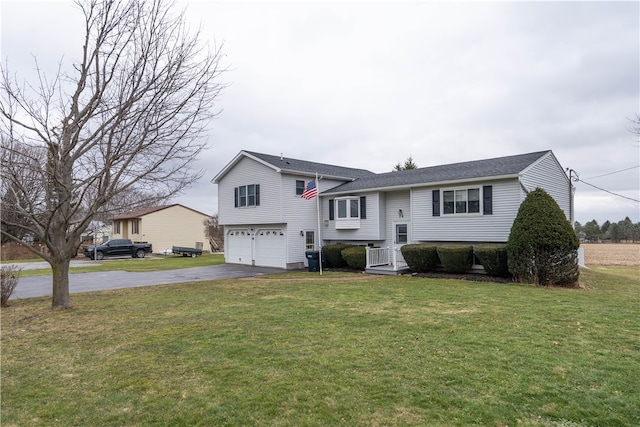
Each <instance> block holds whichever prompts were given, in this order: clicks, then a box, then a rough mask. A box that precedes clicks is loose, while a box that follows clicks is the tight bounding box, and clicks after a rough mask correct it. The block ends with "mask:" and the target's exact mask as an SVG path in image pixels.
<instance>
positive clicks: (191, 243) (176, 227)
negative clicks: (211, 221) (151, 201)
mask: <svg viewBox="0 0 640 427" xmlns="http://www.w3.org/2000/svg"><path fill="white" fill-rule="evenodd" d="M208 218H209V217H208V216H207V215H203V214H201V213H198V212H195V211H192V210H191V209H187V208H185V207H182V206H172V207H170V208H167V209H162V210H160V211H157V212H152V213H150V214H148V215H145V216H143V217H142V220H141V230H140V231H141V233H142V234H141V237H142V240H145V241H148V242H149V243H151V244H152V245H153V251H154V252H160V251H162V250H164V249H171V247H172V246H186V247H190V248H194V247H196V242H202V244H203V250H204V251H210V250H211V248H210V246H209V239H208V238H207V236H206V232H205V225H204V222H205V221H206V220H207V219H208Z"/></svg>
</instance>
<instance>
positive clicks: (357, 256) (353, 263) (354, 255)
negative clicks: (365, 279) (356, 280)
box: [340, 246, 367, 270]
mask: <svg viewBox="0 0 640 427" xmlns="http://www.w3.org/2000/svg"><path fill="white" fill-rule="evenodd" d="M340 253H341V254H342V258H343V259H344V260H345V262H346V263H347V265H348V266H349V268H353V269H354V270H364V269H365V268H367V248H366V247H364V246H351V247H348V248H345V249H343V250H342V252H340Z"/></svg>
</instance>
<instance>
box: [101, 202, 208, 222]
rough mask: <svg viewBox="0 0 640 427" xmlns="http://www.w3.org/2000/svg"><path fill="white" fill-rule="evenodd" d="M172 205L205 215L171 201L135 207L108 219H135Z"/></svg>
mask: <svg viewBox="0 0 640 427" xmlns="http://www.w3.org/2000/svg"><path fill="white" fill-rule="evenodd" d="M174 206H182V207H183V208H185V209H189V210H191V211H194V212H197V213H199V214H203V215H206V214H205V213H203V212H200V211H197V210H195V209H191V208H189V207H187V206H184V205H181V204H180V203H173V204H171V205H159V206H151V207H148V208H140V209H135V210H133V211H130V212H126V213H123V214H120V215H116V216H114V217H112V218H110V219H111V220H112V221H113V220H120V219H136V218H140V217H143V216H145V215H149V214H150V213H153V212H158V211H161V210H163V209H167V208H171V207H174Z"/></svg>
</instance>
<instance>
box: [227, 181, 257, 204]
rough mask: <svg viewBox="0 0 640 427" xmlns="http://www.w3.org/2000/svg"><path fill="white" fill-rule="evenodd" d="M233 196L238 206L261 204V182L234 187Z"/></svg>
mask: <svg viewBox="0 0 640 427" xmlns="http://www.w3.org/2000/svg"><path fill="white" fill-rule="evenodd" d="M233 198H234V206H235V207H236V208H246V207H251V206H260V184H249V185H241V186H240V187H236V188H234V189H233Z"/></svg>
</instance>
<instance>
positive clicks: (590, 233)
mask: <svg viewBox="0 0 640 427" xmlns="http://www.w3.org/2000/svg"><path fill="white" fill-rule="evenodd" d="M574 229H575V231H576V234H578V237H579V238H580V240H581V241H585V242H599V241H603V240H606V241H610V242H613V243H621V242H632V243H638V242H640V222H637V223H635V224H634V223H633V222H631V219H629V217H626V218H625V219H623V220H621V221H618V222H610V221H605V222H604V223H603V224H602V225H598V221H596V220H595V219H593V220H591V221H589V222H587V223H586V224H584V225H582V224H580V222H578V221H576V222H575V223H574Z"/></svg>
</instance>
